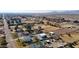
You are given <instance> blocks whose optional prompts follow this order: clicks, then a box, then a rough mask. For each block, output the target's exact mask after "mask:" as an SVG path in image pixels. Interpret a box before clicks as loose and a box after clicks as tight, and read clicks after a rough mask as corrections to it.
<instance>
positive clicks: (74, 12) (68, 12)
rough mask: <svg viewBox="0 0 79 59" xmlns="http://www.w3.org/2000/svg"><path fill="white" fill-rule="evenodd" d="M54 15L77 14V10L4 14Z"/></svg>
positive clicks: (78, 11)
mask: <svg viewBox="0 0 79 59" xmlns="http://www.w3.org/2000/svg"><path fill="white" fill-rule="evenodd" d="M0 14H2V13H0ZM54 14H79V10H50V12H46V13H5V15H26V16H48V15H54Z"/></svg>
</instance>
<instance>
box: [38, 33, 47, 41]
mask: <svg viewBox="0 0 79 59" xmlns="http://www.w3.org/2000/svg"><path fill="white" fill-rule="evenodd" d="M37 38H38V39H39V40H45V39H47V35H46V34H45V33H41V34H37Z"/></svg>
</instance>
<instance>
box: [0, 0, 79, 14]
mask: <svg viewBox="0 0 79 59" xmlns="http://www.w3.org/2000/svg"><path fill="white" fill-rule="evenodd" d="M34 10H35V11H34ZM40 10H42V11H40ZM48 10H79V0H0V12H18V13H19V12H24V13H25V12H26V13H29V12H30V13H38V12H39V13H45V12H49V11H48Z"/></svg>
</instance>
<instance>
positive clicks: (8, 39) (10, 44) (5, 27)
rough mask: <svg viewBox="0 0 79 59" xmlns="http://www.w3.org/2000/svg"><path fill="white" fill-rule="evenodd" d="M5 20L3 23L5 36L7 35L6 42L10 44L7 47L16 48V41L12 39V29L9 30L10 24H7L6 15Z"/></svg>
mask: <svg viewBox="0 0 79 59" xmlns="http://www.w3.org/2000/svg"><path fill="white" fill-rule="evenodd" d="M3 20H4V21H3V22H4V31H5V35H6V41H7V42H8V44H7V47H8V48H16V45H15V40H14V39H12V36H11V32H10V29H9V28H8V23H7V21H6V19H5V18H4V15H3Z"/></svg>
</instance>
